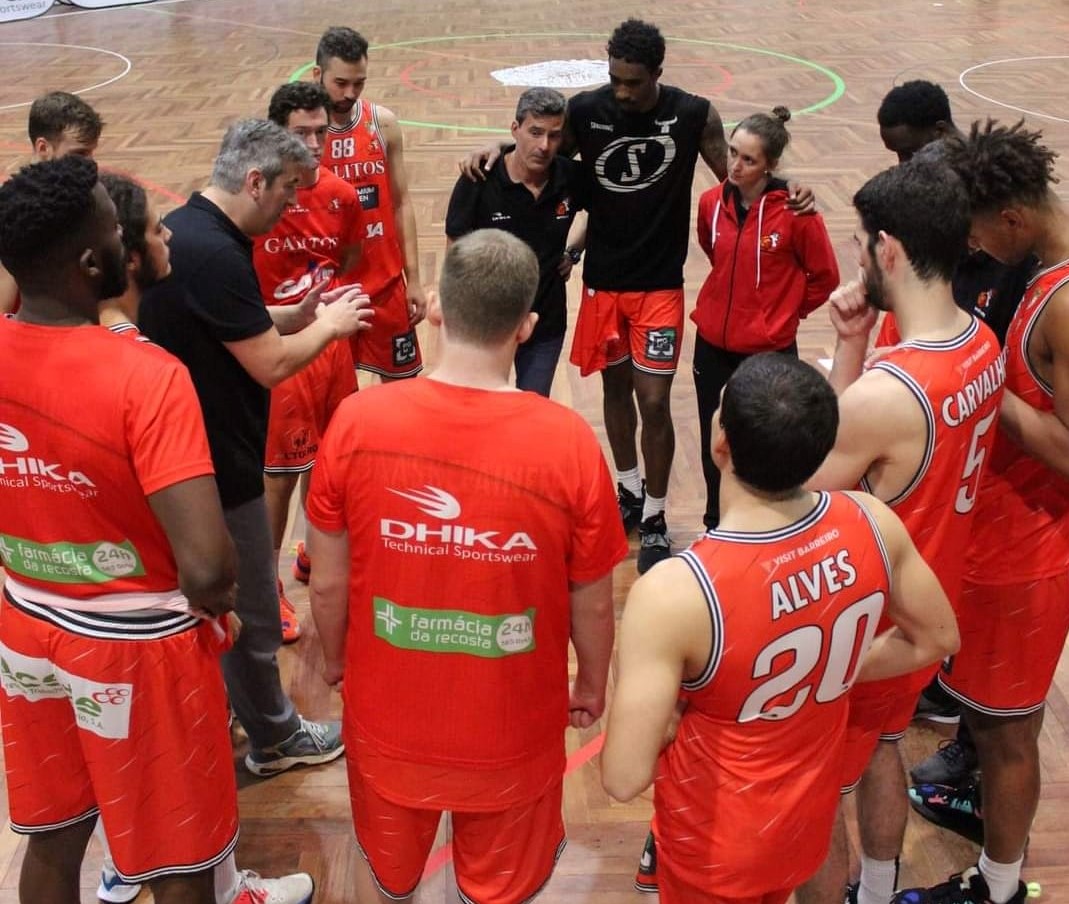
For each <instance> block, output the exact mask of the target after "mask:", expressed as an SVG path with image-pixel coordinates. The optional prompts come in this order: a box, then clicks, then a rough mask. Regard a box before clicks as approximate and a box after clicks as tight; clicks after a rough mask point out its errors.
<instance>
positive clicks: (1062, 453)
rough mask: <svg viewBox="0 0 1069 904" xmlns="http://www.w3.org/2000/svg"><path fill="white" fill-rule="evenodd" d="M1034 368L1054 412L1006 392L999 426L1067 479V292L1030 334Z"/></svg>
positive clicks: (1053, 302) (1049, 307)
mask: <svg viewBox="0 0 1069 904" xmlns="http://www.w3.org/2000/svg"><path fill="white" fill-rule="evenodd" d="M1032 336H1033V338H1032V341H1031V342H1030V344H1029V357H1030V358H1031V359H1032V361H1031V363H1032V366H1033V368H1034V369H1035V370H1036V371H1037V372H1038V374H1039V375H1040V376H1041V377H1042V378H1043V380H1044V381H1045V382H1046V383H1047V384H1048V385H1049V386H1050V387H1051V388H1052V390H1053V396H1054V411H1053V412H1044V411H1040V410H1038V409H1037V408H1033V407H1032V406H1031V405H1029V404H1028V403H1027V402H1025V401H1023V400H1022V399H1021V398H1020V397H1019V396H1017V395H1015V394H1014V393H1012V392H1009V391H1007V392H1006V393H1005V395H1004V396H1003V398H1002V408H1001V409H1000V416H999V426H1000V427H1001V428H1002V429H1003V430H1005V431H1006V433H1007V435H1009V436H1010V438H1011V439H1013V440H1014V442H1016V443H1017V444H1018V445H1020V446H1021V447H1022V448H1023V449H1024V450H1025V451H1026V452H1027V453H1028V454H1029V455H1031V456H1032V457H1033V458H1038V459H1039V460H1040V461H1041V462H1043V464H1045V465H1046V466H1047V467H1048V468H1050V469H1051V470H1053V471H1055V472H1056V473H1058V474H1060V475H1061V476H1062V477H1064V478H1066V479H1069V290H1066V289H1060V290H1059V291H1058V292H1056V293H1055V295H1054V297H1053V298H1051V299H1050V301H1048V302H1047V306H1046V308H1045V309H1044V311H1043V313H1042V315H1040V318H1039V322H1038V323H1037V325H1036V328H1035V329H1034V330H1033V333H1032Z"/></svg>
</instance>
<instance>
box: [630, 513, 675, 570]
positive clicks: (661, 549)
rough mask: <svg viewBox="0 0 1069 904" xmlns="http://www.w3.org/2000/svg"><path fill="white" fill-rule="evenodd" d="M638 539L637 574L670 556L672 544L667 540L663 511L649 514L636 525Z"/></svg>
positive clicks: (666, 527)
mask: <svg viewBox="0 0 1069 904" xmlns="http://www.w3.org/2000/svg"><path fill="white" fill-rule="evenodd" d="M638 540H639V548H638V573H639V574H645V573H646V572H647V571H649V570H650V569H651V568H652V567H653V566H654V565H656V564H657V563H658V562H661V561H663V560H665V559H668V558H671V556H672V544H671V543H670V542H669V540H668V525H667V524H666V523H665V520H664V512H658V513H657V514H656V515H650V516H649V517H648V518H647V519H646V520H645V521H643V522H642V523H641V524H640V525H639V526H638Z"/></svg>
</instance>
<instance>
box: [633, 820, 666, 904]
mask: <svg viewBox="0 0 1069 904" xmlns="http://www.w3.org/2000/svg"><path fill="white" fill-rule="evenodd" d="M659 888H660V886H659V885H658V884H657V843H656V842H655V841H654V839H653V832H650V833H649V835H647V836H646V844H645V845H644V846H643V848H642V856H641V857H640V858H639V861H638V870H637V871H636V872H635V890H636V891H641V892H643V893H645V894H648V895H655V894H657V892H658V890H659Z"/></svg>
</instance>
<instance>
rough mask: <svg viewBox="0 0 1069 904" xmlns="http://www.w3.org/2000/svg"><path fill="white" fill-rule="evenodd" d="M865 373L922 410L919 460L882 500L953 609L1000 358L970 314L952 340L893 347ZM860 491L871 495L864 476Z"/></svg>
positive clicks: (992, 417)
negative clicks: (891, 382) (876, 374)
mask: <svg viewBox="0 0 1069 904" xmlns="http://www.w3.org/2000/svg"><path fill="white" fill-rule="evenodd" d="M873 369H874V370H880V371H883V372H884V373H888V374H890V375H891V376H893V377H895V378H896V379H897V380H900V381H901V382H902V383H903V384H904V385H905V386H906V388H907V389H908V390H909V391H910V392H911V393H912V394H913V397H914V398H915V399H916V400H917V402H918V404H919V405H920V407H921V409H922V410H923V412H924V418H925V421H926V422H927V425H928V429H927V442H926V445H925V450H924V458H923V460H922V462H921V464H920V467H919V468H918V469H917V472H916V473H915V474H914V475H913V478H912V480H910V482H909V484H908V486H906V488H905V489H904V490H903V491H902V492H901V493H899V494H898V495H897V496H895V497H894V498H893V499H888V500H886V502H887V504H888V505H889V506H891V508H892V509H894V511H895V514H896V515H898V517H899V518H901V519H902V522H903V523H904V524H905V525H906V529H907V530H908V531H909V535H910V537H911V538H912V539H913V543H914V545H915V546H916V547H917V550H918V551H919V552H920V554H921V555H922V556H923V557H924V560H925V561H926V562H927V563H928V565H929V566H930V567H931V569H932V570H933V571H934V572H935V573H936V576H937V577H938V578H939V582H940V583H941V584H942V586H943V590H944V592H945V593H946V595H947V596H948V597H949V598H950V602H951V605H953V606H954V607H955V608H956V607H957V605H958V601H959V598H960V596H961V580H962V575H963V573H964V569H965V556H966V551H967V549H968V547H969V541H970V537H971V534H972V525H973V517H974V516H975V512H976V501H977V496H978V493H977V489H978V487H979V484H980V482H981V480H982V479H983V476H984V472H985V470H986V468H987V465H988V461H989V459H990V452H991V447H992V444H993V442H994V440H995V435H996V433H997V426H998V407H999V403H1000V402H1001V400H1002V385H1003V382H1004V380H1005V373H1006V368H1005V360H1004V358H1003V357H1002V355H1001V354H1000V351H999V345H998V340H997V339H996V338H995V334H994V333H992V332H991V330H990V328H988V327H987V326H986V325H985V324H983V323H981V322H980V321H979V320H977V319H976V318H975V317H973V318H972V322H971V323H970V324H969V327H968V328H967V329H966V330H965V331H964V332H963V333H961V335H959V336H956V337H955V338H953V339H948V340H945V341H942V342H921V341H912V342H903V343H900V344H899V345H897V346H896V347H895V349H894V350H893V351H891V352H890V353H888V354H887V355H886V356H885V357H884V358H881V359H880V360H879V361H877V362H876V363H875V364H874V365H873ZM861 487H862V489H864V490H866V491H868V492H871V489H870V487H869V485H868V480H867V479H862V481H861ZM980 495H981V496H982V494H980ZM889 626H890V625H889V624H885V625H883V626H882V628H881V630H882V629H883V628H887V627H889Z"/></svg>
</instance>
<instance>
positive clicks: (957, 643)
mask: <svg viewBox="0 0 1069 904" xmlns="http://www.w3.org/2000/svg"><path fill="white" fill-rule="evenodd" d="M939 640H940V650H939V655H938V657H937V658H938V659H946V658H947V657H948V656H953V655H954V654H955V653H957V652H958V650H960V649H961V634H960V633H959V631H958V623H957V621H956V620H955V619H954V618H951V619H950V623H949V624H946V625H943V626H942V630H941V631H940V636H939Z"/></svg>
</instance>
